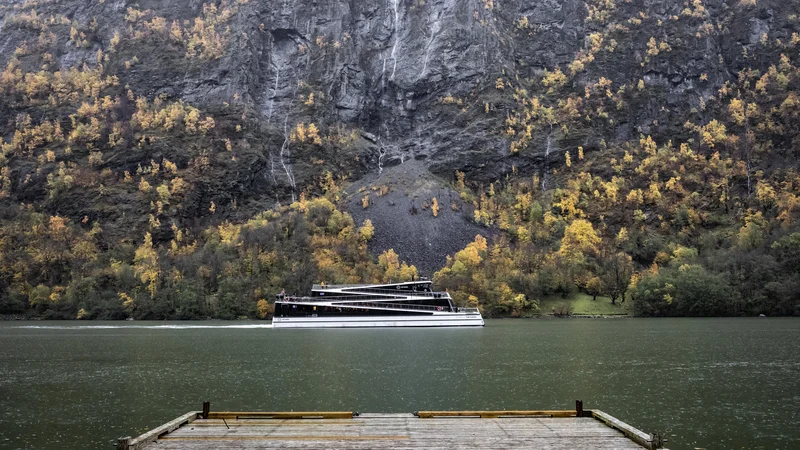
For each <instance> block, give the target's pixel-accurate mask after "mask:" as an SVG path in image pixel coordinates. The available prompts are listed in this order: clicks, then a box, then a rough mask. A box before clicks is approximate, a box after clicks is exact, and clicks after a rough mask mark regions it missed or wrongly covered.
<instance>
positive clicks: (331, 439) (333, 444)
mask: <svg viewBox="0 0 800 450" xmlns="http://www.w3.org/2000/svg"><path fill="white" fill-rule="evenodd" d="M576 406H577V405H576ZM576 409H577V408H576ZM584 413H585V414H584V415H585V417H576V415H577V411H563V410H531V411H422V412H420V413H418V416H416V417H415V416H414V415H412V414H385V415H384V414H364V415H362V416H355V417H354V416H353V413H350V412H336V411H334V412H277V413H276V412H257V413H253V412H217V413H215V412H209V419H202V418H198V416H200V415H202V412H192V413H189V414H187V415H184V416H182V417H181V418H178V419H176V420H174V421H172V422H170V423H169V424H166V425H164V426H162V427H159V428H156V429H154V430H152V431H151V432H149V433H147V434H145V435H142V436H140V437H138V438H136V439H135V440H134V441H135V442H136V443H137V447H128V448H129V449H137V450H138V449H140V448H142V447H139V446H138V443H141V444H142V446H149V445H152V446H153V447H152V448H153V449H154V450H155V449H158V450H210V449H226V450H227V449H234V448H236V449H273V448H275V449H277V448H291V449H345V448H347V449H358V450H360V449H371V448H376V447H380V448H385V449H388V450H392V449H399V448H404V449H437V448H442V449H444V448H448V449H450V448H497V449H511V448H543V449H551V450H561V449H574V448H593V449H602V450H605V449H609V450H610V449H625V450H633V449H637V448H641V445H643V444H642V442H645V443H647V442H648V439H649V438H650V437H649V436H648V435H646V434H645V433H643V432H641V431H639V430H636V429H635V428H633V427H631V426H630V425H627V424H625V423H624V422H622V421H619V420H617V419H615V418H613V417H611V416H609V415H607V414H605V413H603V412H602V411H591V410H584ZM187 416H189V417H188V418H189V419H191V420H186V421H182V419H184V418H186V417H187ZM309 417H311V418H313V419H312V420H309V419H307V418H309ZM421 417H424V419H421ZM604 419H605V420H604ZM181 422H182V423H181ZM181 425H182V426H181ZM626 430H627V432H626ZM166 433H169V434H166ZM154 435H155V439H154V438H153V436H154ZM147 439H150V440H149V441H148V440H147ZM645 447H648V446H647V445H645ZM147 448H150V447H147ZM648 448H651V447H648Z"/></svg>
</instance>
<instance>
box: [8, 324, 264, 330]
mask: <svg viewBox="0 0 800 450" xmlns="http://www.w3.org/2000/svg"><path fill="white" fill-rule="evenodd" d="M13 328H28V329H44V330H114V329H147V330H162V329H163V330H194V329H209V328H241V329H251V328H272V324H247V325H20V326H16V327H13Z"/></svg>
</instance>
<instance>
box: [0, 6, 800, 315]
mask: <svg viewBox="0 0 800 450" xmlns="http://www.w3.org/2000/svg"><path fill="white" fill-rule="evenodd" d="M406 3H408V4H409V5H410V4H411V3H413V5H412V6H410V8H411V7H413V8H425V5H424V3H425V2H417V1H414V2H406ZM478 3H479V5H478V6H480V8H479V9H478V10H476V12H475V24H474V25H472V26H475V27H479V26H487V25H486V24H484V23H483V22H482V21H483V20H484V19H483V17H484V15H485V14H489V13H492V11H494V10H495V9H499V6H497V7H496V6H495V5H494V2H490V1H483V0H482V1H481V2H478ZM616 3H617V4H615V2H614V1H611V0H590V1H588V2H587V3H586V5H585V7H584V8H583V10H582V11H581V17H582V19H581V20H582V24H583V26H584V27H585V30H584V31H585V33H584V34H583V35H582V36H581V40H582V41H583V45H582V47H581V49H580V50H579V51H577V52H576V53H575V54H574V55H571V56H570V58H571V62H569V63H565V64H556V65H552V66H548V67H544V68H543V69H542V70H541V71H539V72H538V73H537V74H535V75H532V76H520V71H521V70H517V69H516V68H513V67H508V68H506V67H498V68H497V70H496V71H495V72H493V73H489V74H485V75H486V79H485V80H483V81H482V82H481V83H478V84H477V85H476V86H472V87H470V90H469V91H467V92H466V93H464V94H463V95H457V94H447V95H439V96H436V98H434V99H432V100H431V102H430V107H431V108H432V110H435V111H436V112H437V114H440V116H441V117H444V118H447V119H448V120H450V119H451V118H452V120H453V122H452V123H451V124H450V125H449V126H450V127H452V129H454V130H459V129H461V128H460V127H461V126H462V122H463V121H467V122H472V123H481V124H486V126H487V128H486V129H485V130H483V131H482V132H484V133H487V134H489V135H491V136H492V137H493V138H495V139H497V140H498V141H500V142H504V143H505V144H504V145H505V147H503V148H500V149H497V148H491V149H489V148H487V149H486V150H485V151H486V154H490V153H491V154H494V153H497V152H498V151H500V152H502V153H503V164H506V165H507V167H508V170H505V171H504V172H503V173H502V175H500V176H489V177H488V179H487V174H486V173H482V172H481V168H480V167H478V166H475V165H472V164H470V165H465V166H464V167H460V168H458V169H456V170H453V171H451V172H447V173H444V174H442V173H439V174H438V178H437V179H438V180H440V182H441V184H442V185H443V186H446V187H447V188H448V189H451V190H452V191H454V192H456V193H457V194H458V196H459V197H460V200H461V203H459V204H456V203H455V202H453V203H452V204H447V203H446V202H444V201H443V200H442V199H437V198H436V197H433V198H430V199H424V200H425V203H424V207H423V208H422V209H421V210H419V211H417V210H414V211H411V212H409V214H424V215H428V216H431V217H434V218H436V217H437V216H438V214H439V212H440V211H441V209H444V208H449V209H451V210H453V211H457V212H459V213H460V214H462V215H463V216H464V220H465V221H469V222H471V223H474V224H477V225H479V226H480V227H482V229H483V230H485V232H482V233H480V234H478V235H477V236H475V239H474V241H473V242H470V243H468V244H467V245H466V246H465V247H464V248H463V249H462V250H460V251H458V252H456V253H455V254H453V255H449V256H448V258H447V262H446V264H445V266H444V267H442V268H441V269H440V270H438V271H437V272H436V273H435V274H429V275H432V276H433V279H434V281H435V283H436V284H437V286H438V287H440V288H441V289H442V290H444V289H447V290H448V291H449V292H450V294H451V295H452V296H453V298H454V299H455V301H456V302H457V303H458V304H460V305H473V306H477V307H480V308H481V310H482V311H483V313H484V314H485V315H486V316H490V317H505V316H512V317H527V316H534V315H537V314H539V313H540V312H541V311H539V303H538V302H539V300H540V299H542V298H544V297H548V296H553V295H561V296H563V297H564V298H569V297H570V296H572V295H573V294H575V293H577V292H583V293H587V294H589V295H593V296H594V295H600V296H605V297H609V298H610V299H611V300H612V301H613V302H615V303H623V304H624V305H626V306H628V308H629V310H630V311H631V312H632V313H633V314H635V315H637V316H719V315H758V314H767V315H800V224H799V223H798V219H800V173H798V157H799V156H800V155H798V151H800V150H798V149H800V129H798V127H797V124H798V123H800V96H798V88H800V61H798V60H799V59H800V35H798V31H799V30H800V19H798V14H800V4H798V2H794V1H793V2H787V3H786V4H784V5H783V6H782V7H781V8H780V9H775V8H777V7H776V6H774V4H771V5H772V6H769V5H767V6H765V5H764V3H765V2H762V1H761V0H736V1H727V2H716V3H719V4H720V5H722V6H720V5H715V9H714V11H715V12H714V14H712V13H711V12H710V10H709V9H707V8H706V5H705V3H704V2H703V1H702V0H692V1H687V2H673V3H676V6H674V7H671V9H665V10H664V11H661V12H659V13H652V14H651V13H649V12H648V10H647V9H646V8H644V6H642V5H643V4H642V2H631V1H627V2H622V1H619V2H616ZM708 3H713V2H708ZM767 3H769V2H767ZM99 4H103V2H99ZM250 6H252V5H251V2H248V1H246V0H238V1H228V0H224V1H221V2H211V3H206V4H203V5H202V8H201V9H200V10H198V11H197V15H196V17H194V18H193V20H188V19H186V20H170V19H168V18H165V17H163V16H161V15H159V11H158V10H151V9H144V8H138V7H134V6H129V7H127V8H126V10H125V12H124V17H123V18H122V20H121V21H120V22H119V23H117V22H113V21H112V19H111V18H104V17H100V16H93V17H91V18H88V17H86V18H84V19H81V18H77V17H72V16H70V14H69V13H68V12H67V11H66V10H65V11H64V12H63V13H60V12H59V11H60V6H59V5H58V3H57V2H51V1H31V0H28V1H26V2H24V3H15V4H13V5H12V4H4V5H1V6H0V8H2V12H3V26H2V28H0V36H3V35H5V36H12V37H13V39H11V38H9V39H11V40H9V41H8V42H13V44H14V45H15V49H13V50H12V51H11V52H10V53H9V55H7V57H4V58H5V59H4V61H5V66H4V67H3V70H2V73H0V137H2V144H1V145H2V152H1V153H0V314H2V315H15V316H21V317H31V318H33V317H35V318H48V319H50V318H52V319H76V318H77V319H124V318H127V317H133V318H136V319H194V318H223V319H235V318H242V317H248V318H267V317H269V315H270V312H271V308H272V299H273V298H274V293H276V292H279V291H280V290H281V289H285V290H286V291H287V292H296V293H298V294H302V293H305V292H306V291H307V290H308V289H309V288H310V286H311V284H312V283H314V282H319V281H326V282H327V283H329V284H336V283H373V282H382V281H390V280H393V281H398V280H408V279H411V278H412V277H416V276H419V275H420V274H419V273H418V270H417V269H416V267H414V265H413V261H411V260H410V259H409V258H410V257H412V256H413V255H403V254H398V253H397V252H395V251H394V250H385V251H380V252H375V251H372V250H371V248H370V241H371V239H372V238H373V236H374V235H375V233H376V232H379V231H380V230H376V229H375V227H374V226H373V224H372V222H371V221H370V220H368V219H367V220H364V221H362V222H361V223H356V222H355V221H354V219H353V216H352V215H351V214H350V213H349V212H348V211H347V208H348V203H347V201H348V200H349V199H350V198H352V197H353V196H356V197H358V198H363V199H366V200H365V201H363V202H360V203H361V206H360V207H361V208H363V209H366V210H368V211H369V208H370V201H371V200H372V201H374V200H377V199H379V198H380V197H381V196H382V195H383V194H385V189H387V188H385V187H382V186H380V185H377V184H376V185H375V186H372V187H371V188H369V189H366V190H362V191H360V192H358V191H354V190H353V189H349V188H350V186H351V183H352V182H354V181H357V180H358V179H359V176H360V174H361V173H362V172H363V171H364V170H366V169H365V164H366V163H365V161H366V160H367V150H365V149H366V148H367V147H368V145H371V144H370V143H369V142H368V140H365V138H364V136H365V135H366V130H365V129H362V128H361V127H359V126H358V125H356V124H353V123H346V122H337V121H333V120H331V119H330V117H329V116H327V115H325V114H324V113H323V112H321V111H323V110H325V108H334V106H331V105H329V104H327V103H326V102H327V101H328V100H327V97H326V95H327V94H326V93H325V92H324V89H323V88H322V87H320V86H315V85H314V84H313V83H310V82H304V81H302V80H298V81H299V82H298V83H297V89H296V92H295V95H294V99H293V100H292V101H293V105H294V108H296V110H297V111H299V112H298V115H297V116H293V117H292V120H291V121H289V117H290V116H288V115H287V119H286V120H285V121H284V122H283V123H278V124H276V123H275V122H274V121H272V122H270V121H268V120H267V119H266V118H265V116H264V112H263V111H262V110H261V109H259V107H258V106H256V105H254V104H253V103H252V102H251V101H250V100H249V99H248V98H247V97H246V96H245V95H244V93H242V94H240V93H239V92H233V93H231V95H230V98H229V99H227V101H224V102H222V101H221V102H210V103H204V104H200V103H191V102H188V101H185V100H184V99H182V98H180V96H176V95H171V94H169V93H165V92H160V93H156V92H155V91H149V90H147V89H145V88H144V87H142V86H147V85H148V83H155V81H153V77H156V76H157V75H153V68H147V67H146V66H147V65H149V64H153V65H157V64H161V63H162V60H167V61H169V64H170V66H169V67H171V68H172V67H178V68H179V70H178V69H175V70H176V72H175V73H165V74H163V77H166V80H167V82H169V81H170V80H172V78H169V77H175V78H174V79H175V80H177V79H179V78H180V77H181V76H182V75H181V73H187V74H188V73H194V72H193V71H201V70H204V67H206V65H208V64H212V63H213V62H214V61H217V60H219V59H220V58H223V57H225V55H227V54H229V53H231V52H236V51H239V50H240V49H241V46H242V45H245V44H242V42H243V41H242V39H243V38H242V36H243V34H240V33H238V31H237V28H236V27H237V26H238V24H239V23H240V22H239V20H240V19H241V18H242V16H243V14H244V12H243V11H246V8H249V7H250ZM768 6H769V11H771V12H770V14H773V15H774V16H778V15H779V16H780V17H779V20H778V19H776V18H775V17H773V20H776V21H780V23H782V24H783V26H781V27H774V28H772V29H771V30H772V31H770V32H764V33H761V34H759V35H758V36H757V37H756V39H754V40H753V41H752V42H745V43H740V42H737V41H731V42H725V43H724V44H721V47H724V49H725V51H724V54H723V53H719V54H710V55H709V58H710V59H711V60H713V61H716V60H719V61H723V60H726V58H727V60H726V61H725V63H726V67H728V69H726V72H727V73H705V72H703V73H701V74H700V75H699V76H698V77H696V78H693V79H692V80H690V82H691V84H692V86H693V89H694V90H693V91H692V92H695V93H697V95H696V96H693V97H692V99H693V100H692V101H691V102H688V103H687V102H682V101H681V102H676V101H675V100H674V94H673V93H672V92H671V90H670V89H672V88H673V87H674V86H673V85H672V84H671V82H670V81H669V79H668V74H667V75H663V74H662V73H661V72H660V70H661V68H663V67H664V65H665V64H667V62H669V64H676V61H677V64H683V63H684V62H685V63H686V64H689V63H690V60H691V58H690V56H691V55H693V54H696V52H697V51H700V52H703V53H707V52H709V50H707V49H705V50H703V48H704V46H707V45H710V44H709V43H711V42H714V41H720V42H722V41H725V39H727V36H729V35H730V33H731V30H732V29H735V28H736V27H737V26H739V25H740V24H741V23H745V21H746V19H747V20H750V19H751V18H754V17H755V18H758V17H762V16H764V14H765V11H766V9H762V8H768ZM709 8H710V7H709ZM673 10H674V13H673ZM479 13H480V14H479ZM498 14H500V13H499V12H498ZM501 19H502V17H501ZM504 20H506V21H507V22H508V23H510V24H512V25H511V26H510V28H509V30H508V31H507V32H506V35H504V36H502V39H505V40H508V41H514V40H515V39H518V40H520V41H522V40H523V39H533V38H534V37H535V36H536V35H537V33H541V31H539V29H538V28H537V26H536V25H535V24H533V23H532V22H530V21H529V20H528V16H526V15H514V16H513V17H506V18H505V19H504ZM348 36H349V35H348ZM348 39H355V38H354V37H353V36H350V37H349V38H348ZM336 44H338V45H339V46H346V45H349V44H348V41H347V40H346V39H345V38H344V37H342V38H341V40H335V39H334V38H330V39H327V40H326V39H322V40H320V39H319V38H317V39H316V40H309V42H308V47H307V48H305V49H300V50H298V51H302V52H304V54H305V52H308V54H310V55H318V56H319V58H320V60H321V61H324V58H326V57H329V56H324V55H329V53H328V52H335V51H336V49H338V48H339V47H337V46H336ZM303 45H305V44H303ZM698 48H700V49H701V50H698ZM156 49H158V50H159V51H158V52H156ZM315 52H318V53H315ZM76 54H77V55H80V57H75V55H76ZM731 55H733V56H731ZM164 64H166V63H164ZM691 64H698V63H697V62H696V61H695V60H692V62H691ZM700 64H701V66H702V63H700ZM145 76H147V77H151V78H148V79H147V80H144V78H143V77H145ZM143 80H144V81H143ZM159 82H161V81H159ZM175 82H176V83H177V81H175ZM167 84H169V83H167ZM693 95H694V94H693ZM644 110H648V111H649V112H650V113H652V114H653V116H652V117H654V118H653V119H651V120H650V121H649V122H648V123H647V124H646V126H640V127H638V128H637V129H636V131H631V132H629V133H627V134H625V133H623V134H621V133H620V131H619V130H620V124H627V123H632V122H634V121H635V120H634V116H635V115H637V114H640V112H641V111H644ZM637 120H638V119H637ZM490 125H491V126H490ZM370 139H372V138H370ZM380 151H381V152H383V151H384V150H383V149H381V150H380ZM381 156H382V155H381ZM289 161H292V162H293V164H294V166H295V167H296V171H295V172H292V171H290V170H288V169H287V165H288V164H289ZM401 167H402V166H401ZM297 173H302V174H303V178H302V179H295V177H294V175H295V174H297ZM284 174H285V178H286V179H287V180H288V181H286V182H285V183H284V184H281V185H278V184H275V183H274V179H275V178H276V177H278V175H280V176H284ZM270 177H271V178H272V179H273V184H269V182H268V181H269V179H270ZM265 180H267V181H265ZM370 199H371V200H370Z"/></svg>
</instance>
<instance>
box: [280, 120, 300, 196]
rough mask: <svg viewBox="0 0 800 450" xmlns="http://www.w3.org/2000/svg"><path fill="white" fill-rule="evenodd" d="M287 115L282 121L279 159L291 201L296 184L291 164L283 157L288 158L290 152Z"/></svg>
mask: <svg viewBox="0 0 800 450" xmlns="http://www.w3.org/2000/svg"><path fill="white" fill-rule="evenodd" d="M288 124H289V115H288V114H287V115H286V120H285V121H284V122H283V145H281V153H280V161H281V166H283V170H284V171H285V172H286V178H287V179H288V180H289V186H291V187H292V203H294V202H295V200H297V199H296V198H295V192H296V191H297V185H296V184H295V182H294V174H293V173H292V166H291V163H288V164H287V163H286V161H284V159H283V157H284V156H286V157H287V158H289V157H290V156H291V154H290V153H289V129H288Z"/></svg>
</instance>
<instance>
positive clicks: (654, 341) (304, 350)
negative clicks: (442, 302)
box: [0, 319, 800, 450]
mask: <svg viewBox="0 0 800 450" xmlns="http://www.w3.org/2000/svg"><path fill="white" fill-rule="evenodd" d="M265 328H269V325H268V324H264V323H263V322H244V323H241V322H235V323H231V322H166V323H165V322H132V323H131V322H127V323H121V322H90V323H88V324H87V323H86V322H37V323H35V324H30V323H0V448H9V449H11V448H31V449H34V448H35V449H39V448H102V447H106V448H109V446H110V445H111V443H113V442H114V441H115V440H116V438H117V437H119V436H126V435H130V434H138V433H141V432H143V431H144V429H145V427H151V428H152V427H153V426H156V425H160V424H161V423H164V422H166V421H168V420H170V419H172V418H174V417H177V416H178V415H180V414H183V413H184V412H186V411H189V410H196V409H199V408H200V405H201V403H202V401H204V400H210V401H211V404H212V409H214V410H345V411H347V410H350V411H362V412H411V411H415V410H423V409H530V408H543V409H551V408H552V409H568V408H572V407H574V400H575V399H583V400H584V402H585V405H586V407H588V408H598V409H602V410H604V411H606V412H608V413H610V414H612V415H614V416H616V417H618V418H620V419H623V420H625V421H627V422H629V423H631V424H632V425H634V426H637V427H639V428H641V429H644V430H646V431H658V432H661V433H665V434H667V435H668V438H669V443H668V447H669V448H671V449H673V450H674V449H679V450H680V449H691V448H694V447H707V448H710V449H712V448H741V447H745V448H770V449H772V448H800V429H798V427H797V426H796V425H797V413H796V408H795V407H794V405H795V404H796V403H797V401H798V400H800V376H798V375H800V358H799V357H798V356H800V320H796V319H663V320H648V319H630V320H628V319H615V320H527V321H524V320H495V321H487V325H486V327H485V328H479V329H474V328H464V329H341V330H294V329H265Z"/></svg>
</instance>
